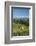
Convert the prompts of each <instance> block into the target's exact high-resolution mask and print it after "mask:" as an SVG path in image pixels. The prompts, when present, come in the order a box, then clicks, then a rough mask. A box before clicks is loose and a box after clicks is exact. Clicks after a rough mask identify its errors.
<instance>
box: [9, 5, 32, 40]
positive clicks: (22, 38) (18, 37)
mask: <svg viewBox="0 0 36 46" xmlns="http://www.w3.org/2000/svg"><path fill="white" fill-rule="evenodd" d="M11 7H27V8H31V9H30V11H29V12H30V14H29V18H30V19H29V20H30V21H29V25H30V26H29V36H13V38H11ZM9 9H10V13H9V16H10V40H25V39H32V6H17V5H10V6H9Z"/></svg>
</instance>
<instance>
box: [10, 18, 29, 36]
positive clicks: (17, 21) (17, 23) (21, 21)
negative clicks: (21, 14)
mask: <svg viewBox="0 0 36 46" xmlns="http://www.w3.org/2000/svg"><path fill="white" fill-rule="evenodd" d="M11 33H12V35H13V36H27V35H29V18H14V19H13V32H11Z"/></svg>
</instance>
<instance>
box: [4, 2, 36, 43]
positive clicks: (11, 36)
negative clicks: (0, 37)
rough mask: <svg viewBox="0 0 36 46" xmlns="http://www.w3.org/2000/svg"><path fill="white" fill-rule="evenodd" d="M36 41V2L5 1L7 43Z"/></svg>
mask: <svg viewBox="0 0 36 46" xmlns="http://www.w3.org/2000/svg"><path fill="white" fill-rule="evenodd" d="M34 41H35V3H25V2H10V1H6V2H5V43H7V44H12V43H25V42H34Z"/></svg>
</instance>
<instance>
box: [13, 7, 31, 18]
mask: <svg viewBox="0 0 36 46" xmlns="http://www.w3.org/2000/svg"><path fill="white" fill-rule="evenodd" d="M29 9H30V8H25V7H24V8H19V7H13V18H16V17H17V18H25V17H29Z"/></svg>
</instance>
